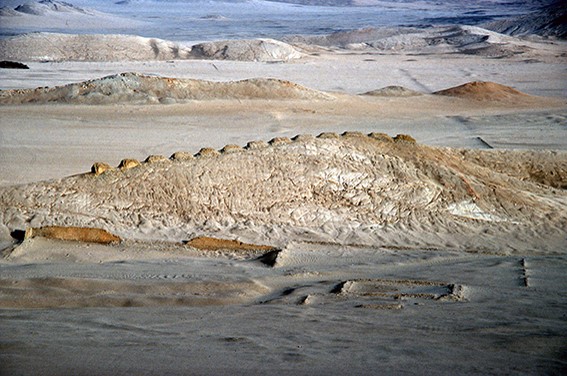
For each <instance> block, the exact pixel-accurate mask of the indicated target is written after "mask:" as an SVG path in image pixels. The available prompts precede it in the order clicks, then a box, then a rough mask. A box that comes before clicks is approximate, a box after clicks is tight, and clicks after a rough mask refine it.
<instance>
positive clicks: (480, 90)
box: [433, 81, 529, 102]
mask: <svg viewBox="0 0 567 376" xmlns="http://www.w3.org/2000/svg"><path fill="white" fill-rule="evenodd" d="M433 94H436V95H447V96H451V97H459V98H465V99H470V100H476V101H497V102H498V101H510V100H522V99H526V98H527V97H529V96H528V95H527V94H525V93H522V92H521V91H519V90H516V89H514V88H512V87H510V86H506V85H501V84H497V83H495V82H486V81H473V82H467V83H466V84H463V85H459V86H456V87H451V88H448V89H445V90H439V91H436V92H434V93H433Z"/></svg>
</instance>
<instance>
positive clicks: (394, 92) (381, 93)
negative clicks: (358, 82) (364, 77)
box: [362, 86, 421, 97]
mask: <svg viewBox="0 0 567 376" xmlns="http://www.w3.org/2000/svg"><path fill="white" fill-rule="evenodd" d="M362 95H368V96H373V97H415V96H418V95H421V93H420V92H418V91H415V90H411V89H408V88H405V87H403V86H386V87H383V88H381V89H377V90H372V91H367V92H366V93H363V94H362Z"/></svg>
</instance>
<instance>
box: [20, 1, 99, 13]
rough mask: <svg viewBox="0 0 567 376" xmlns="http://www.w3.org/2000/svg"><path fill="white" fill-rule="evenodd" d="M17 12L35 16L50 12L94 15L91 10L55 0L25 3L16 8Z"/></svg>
mask: <svg viewBox="0 0 567 376" xmlns="http://www.w3.org/2000/svg"><path fill="white" fill-rule="evenodd" d="M14 10H15V11H16V12H20V13H26V14H33V15H36V16H42V15H45V14H47V13H48V12H66V13H82V14H93V13H94V12H93V11H91V10H89V9H84V8H81V7H77V6H75V5H73V4H70V3H66V2H64V1H53V0H41V1H38V2H32V3H25V4H22V5H18V6H17V7H16V8H14Z"/></svg>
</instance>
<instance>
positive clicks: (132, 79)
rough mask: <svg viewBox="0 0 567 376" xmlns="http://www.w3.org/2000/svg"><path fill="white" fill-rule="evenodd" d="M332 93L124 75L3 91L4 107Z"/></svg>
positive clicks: (263, 83) (276, 84) (260, 82)
mask: <svg viewBox="0 0 567 376" xmlns="http://www.w3.org/2000/svg"><path fill="white" fill-rule="evenodd" d="M332 98H333V97H332V96H331V95H329V94H326V93H323V92H320V91H317V90H313V89H308V88H306V87H303V86H300V85H297V84H295V83H292V82H289V81H284V80H277V79H269V78H256V79H249V80H242V81H232V82H214V81H205V80H193V79H178V78H166V77H155V76H145V75H142V74H138V73H122V74H119V75H112V76H108V77H103V78H100V79H96V80H91V81H85V82H80V83H76V84H69V85H64V86H56V87H53V88H37V89H15V90H3V91H0V104H23V103H49V102H57V103H74V104H115V103H139V104H145V103H177V102H184V101H188V100H210V99H275V100H278V99H309V100H330V99H332Z"/></svg>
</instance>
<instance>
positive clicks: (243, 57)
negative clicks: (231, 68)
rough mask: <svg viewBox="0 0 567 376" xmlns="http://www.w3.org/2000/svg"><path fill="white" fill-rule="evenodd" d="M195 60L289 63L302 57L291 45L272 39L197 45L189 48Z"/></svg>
mask: <svg viewBox="0 0 567 376" xmlns="http://www.w3.org/2000/svg"><path fill="white" fill-rule="evenodd" d="M190 56H191V57H193V58H195V59H215V60H239V61H267V62H277V61H289V60H294V59H299V58H301V57H302V56H303V54H302V53H300V52H299V51H297V50H296V49H295V48H294V47H292V46H291V45H289V44H287V43H284V42H280V41H277V40H274V39H249V40H226V41H216V42H205V43H199V44H196V45H194V46H192V48H191V54H190Z"/></svg>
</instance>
